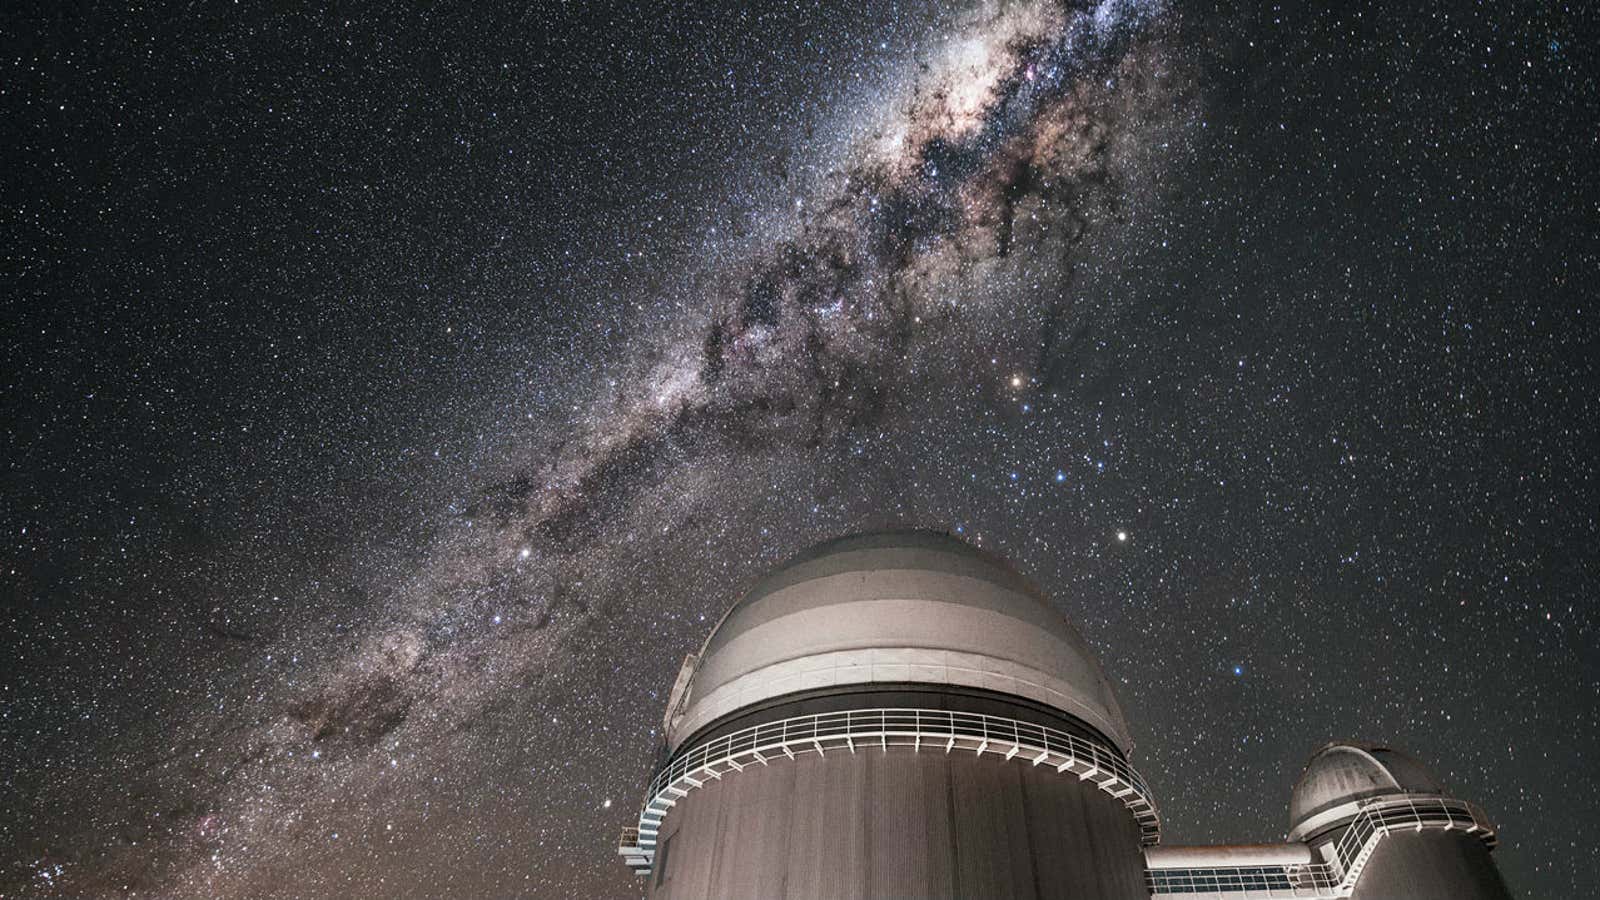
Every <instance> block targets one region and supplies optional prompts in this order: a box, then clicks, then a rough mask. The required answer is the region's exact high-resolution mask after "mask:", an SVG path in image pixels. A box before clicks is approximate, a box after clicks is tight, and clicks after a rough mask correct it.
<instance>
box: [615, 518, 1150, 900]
mask: <svg viewBox="0 0 1600 900" xmlns="http://www.w3.org/2000/svg"><path fill="white" fill-rule="evenodd" d="M1129 746H1130V740H1129V737H1128V727H1127V723H1126V722H1125V721H1124V720H1123V717H1122V711H1121V709H1120V708H1119V707H1118V705H1117V701H1116V698H1115V696H1114V695H1113V693H1112V690H1111V686H1110V684H1109V682H1108V681H1107V680H1106V677H1105V675H1104V674H1103V673H1102V672H1101V670H1100V666H1099V663H1098V662H1097V660H1096V659H1095V656H1094V654H1093V653H1092V652H1091V651H1090V650H1089V647H1088V645H1087V644H1086V643H1085V642H1084V640H1083V638H1082V637H1081V636H1079V635H1078V633H1077V632H1076V631H1075V630H1074V629H1073V628H1072V626H1071V625H1069V624H1068V623H1067V622H1066V621H1065V620H1064V619H1063V618H1062V617H1061V616H1060V615H1059V614H1058V613H1056V612H1055V611H1054V610H1053V609H1052V608H1051V607H1050V605H1049V604H1048V603H1047V602H1046V601H1045V600H1044V598H1043V597H1042V595H1041V594H1040V593H1039V592H1038V590H1037V589H1035V588H1034V587H1033V586H1032V585H1030V584H1029V583H1028V582H1027V581H1026V580H1025V579H1024V578H1023V577H1022V576H1020V575H1019V574H1018V573H1017V572H1016V571H1015V570H1014V569H1012V568H1011V567H1010V566H1008V565H1006V564H1005V563H1004V562H1002V561H1000V560H998V559H996V558H994V557H993V556H990V555H989V554H987V553H984V552H982V551H979V550H977V549H976V548H974V547H972V546H970V545H968V544H966V543H964V542H962V541H960V540H957V539H955V538H952V537H949V536H947V535H942V534H936V533H931V532H889V533H876V534H865V535H857V536H853V537H847V538H843V539H840V540H836V541H832V542H829V543H826V544H823V545H821V546H818V547H816V548H813V549H812V550H810V551H808V552H806V553H803V554H801V555H800V556H798V557H796V558H794V559H792V560H790V561H789V562H788V563H786V564H785V565H783V566H782V567H780V568H779V569H778V570H777V571H776V572H774V573H772V574H771V575H769V576H768V577H767V578H766V579H764V580H763V581H761V582H760V583H759V584H758V585H757V586H756V587H755V588H754V589H753V590H751V591H750V593H749V594H747V595H746V596H745V597H744V598H743V599H741V600H740V601H739V602H738V603H737V604H735V605H734V607H733V608H732V609H731V610H730V611H729V612H728V613H727V615H725V616H724V617H723V619H722V621H721V622H720V623H719V624H718V625H717V627H716V629H715V630H714V631H713V632H712V634H711V636H710V638H709V639H708V640H707V641H706V643H705V646H704V647H703V649H702V650H701V652H700V653H699V654H698V655H696V656H691V657H690V658H689V660H687V661H686V662H685V664H684V668H683V671H682V672H681V673H680V674H679V677H678V681H677V684H676V685H675V686H674V688H673V692H672V698H671V700H670V701H669V704H668V709H667V718H666V746H665V748H664V754H663V761H662V763H661V765H660V766H659V767H658V769H657V772H656V774H655V777H654V778H653V780H652V782H651V784H650V787H649V789H648V791H647V793H646V796H645V802H644V807H643V810H642V812H641V815H640V819H639V825H638V829H637V831H635V832H632V833H630V834H628V835H625V837H624V842H623V847H622V850H621V852H622V853H623V855H624V856H625V857H626V858H627V861H628V863H629V865H631V866H633V867H634V868H635V869H636V870H638V871H640V872H641V873H642V874H644V875H645V876H646V878H647V882H646V884H647V893H648V895H649V896H651V897H656V898H691V897H692V898H700V897H731V898H745V897H804V898H812V897H863V898H864V897H913V896H914V897H956V896H962V897H979V896H981V897H995V898H1002V897H1038V898H1047V897H1061V898H1066V897H1072V898H1087V897H1093V898H1114V900H1121V898H1130V900H1131V898H1146V897H1148V896H1149V893H1148V890H1147V889H1146V886H1145V873H1144V858H1143V855H1142V853H1141V847H1142V846H1146V845H1149V844H1153V843H1155V841H1156V840H1157V838H1158V834H1159V824H1158V820H1157V815H1156V810H1155V807H1154V804H1153V803H1152V801H1151V799H1150V795H1149V791H1148V790H1147V789H1146V788H1145V785H1144V782H1143V780H1142V779H1140V777H1139V776H1138V774H1137V773H1136V772H1134V770H1133V769H1132V768H1131V767H1130V766H1129V765H1128V763H1127V753H1128V750H1129Z"/></svg>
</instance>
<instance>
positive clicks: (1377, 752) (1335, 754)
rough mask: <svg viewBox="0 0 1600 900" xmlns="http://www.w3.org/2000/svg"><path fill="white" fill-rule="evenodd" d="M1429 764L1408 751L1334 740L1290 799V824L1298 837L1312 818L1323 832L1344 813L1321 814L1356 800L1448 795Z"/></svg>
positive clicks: (1313, 761)
mask: <svg viewBox="0 0 1600 900" xmlns="http://www.w3.org/2000/svg"><path fill="white" fill-rule="evenodd" d="M1443 793H1444V787H1443V785H1441V784H1440V783H1439V781H1438V779H1436V778H1434V777H1433V773H1431V772H1429V771H1428V769H1427V767H1426V766H1424V765H1423V764H1422V763H1420V762H1418V761H1417V760H1416V759H1415V758H1413V757H1411V756H1410V755H1408V754H1405V753H1401V752H1400V751H1398V750H1392V749H1390V748H1388V747H1383V746H1379V745H1376V744H1354V743H1348V744H1345V743H1334V744H1329V745H1327V746H1326V747H1323V748H1322V749H1321V750H1318V751H1317V752H1316V753H1315V754H1314V755H1313V756H1312V757H1311V761H1310V762H1308V763H1306V769H1305V771H1304V772H1302V773H1301V775H1300V780H1299V781H1297V782H1295V786H1294V792H1293V793H1292V794H1291V795H1290V797H1289V827H1290V834H1292V835H1294V834H1297V833H1298V832H1300V831H1302V830H1304V829H1305V826H1307V825H1308V824H1310V823H1311V820H1312V819H1314V818H1315V819H1319V820H1326V821H1319V822H1318V823H1317V825H1316V826H1315V829H1314V830H1316V831H1319V832H1320V831H1321V830H1323V828H1324V827H1326V825H1327V824H1328V823H1330V822H1333V821H1336V820H1337V819H1338V818H1340V817H1333V818H1329V817H1327V816H1324V815H1322V814H1324V813H1327V812H1329V811H1331V810H1334V809H1336V808H1338V807H1340V806H1343V805H1345V804H1348V803H1353V802H1355V801H1357V800H1365V799H1367V798H1368V797H1380V796H1383V795H1385V794H1443Z"/></svg>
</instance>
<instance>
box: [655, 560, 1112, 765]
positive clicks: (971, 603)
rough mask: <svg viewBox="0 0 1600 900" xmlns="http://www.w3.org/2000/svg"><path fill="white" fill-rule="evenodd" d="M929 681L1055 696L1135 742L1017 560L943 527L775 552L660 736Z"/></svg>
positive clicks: (1056, 703)
mask: <svg viewBox="0 0 1600 900" xmlns="http://www.w3.org/2000/svg"><path fill="white" fill-rule="evenodd" d="M873 683H929V684H947V685H960V686H966V687H974V688H982V689H986V690H991V691H997V692H1000V693H1005V694H1010V695H1013V696H1019V697H1024V698H1027V699H1030V700H1034V701H1036V702H1039V703H1043V704H1046V705H1048V706H1051V707H1054V708H1056V709H1058V710H1061V711H1062V712H1065V713H1067V714H1068V715H1070V716H1073V717H1074V718H1077V719H1079V720H1080V721H1082V722H1084V723H1085V724H1087V725H1088V726H1089V727H1091V728H1093V729H1094V730H1095V731H1098V732H1099V733H1101V734H1102V735H1104V736H1105V737H1107V738H1108V739H1110V740H1111V741H1112V742H1113V743H1114V744H1115V745H1116V746H1117V747H1118V749H1120V750H1122V751H1123V752H1124V753H1126V752H1127V751H1128V750H1129V748H1130V747H1131V744H1132V741H1131V739H1130V738H1129V736H1128V726H1127V722H1126V721H1125V720H1124V719H1123V716H1122V711H1121V708H1120V707H1119V706H1118V704H1117V700H1116V697H1115V695H1114V694H1113V692H1112V689H1111V685H1110V683H1109V682H1108V681H1107V680H1106V677H1105V674H1104V673H1103V672H1102V671H1101V668H1100V664H1099V661H1098V660H1097V659H1096V657H1095V655H1094V653H1093V652H1092V651H1091V650H1090V649H1089V646H1088V644H1087V643H1086V642H1085V641H1084V640H1083V637H1082V636H1081V635H1079V634H1078V632H1077V630H1076V629H1074V628H1073V627H1072V626H1071V625H1070V624H1069V623H1068V622H1067V621H1066V619H1064V618H1063V617H1062V616H1061V614H1060V613H1058V612H1056V610H1055V609H1054V608H1052V607H1051V605H1050V604H1049V602H1048V601H1047V600H1046V599H1045V598H1044V596H1043V595H1042V594H1041V593H1040V592H1039V590H1038V589H1037V588H1035V587H1034V586H1033V585H1032V584H1031V583H1029V582H1028V580H1027V579H1025V578H1024V577H1023V576H1022V575H1021V574H1019V573H1018V572H1017V570H1016V569H1014V568H1012V567H1011V566H1010V565H1009V564H1007V563H1006V562H1004V561H1003V560H1001V559H999V558H997V557H995V556H993V555H991V554H989V553H986V552H984V551H982V550H979V549H978V548H976V547H973V546H972V545H970V544H968V543H966V542H965V541H962V540H959V539H957V538H955V537H952V536H950V535H946V534H940V533H936V532H927V531H894V532H878V533H869V534H859V535H852V536H850V537H845V538H840V539H838V540H834V541H829V542H827V543H824V544H821V545H818V546H816V547H813V548H812V549H810V550H807V551H805V552H803V553H801V554H799V555H798V556H796V557H794V558H793V559H790V560H789V561H788V562H786V563H784V564H783V565H782V566H780V567H779V568H778V569H777V570H775V571H774V572H772V573H771V574H770V575H768V576H767V577H766V578H764V579H762V580H761V581H760V582H759V583H758V584H757V585H756V586H755V587H754V588H753V589H751V591H750V592H749V593H748V594H746V595H745V596H744V598H743V599H741V600H740V601H739V602H738V603H737V604H735V605H734V607H733V608H732V609H731V610H729V611H728V613H727V615H725V616H724V617H723V619H722V621H721V622H720V623H719V624H718V626H717V628H716V629H715V630H714V631H713V632H712V634H711V636H710V637H709V638H708V639H707V641H706V644H705V646H704V648H703V649H702V651H701V653H700V657H699V662H698V664H697V666H696V668H695V670H694V673H693V675H692V678H691V679H690V680H689V681H688V683H687V686H686V690H685V693H684V696H682V697H681V698H676V702H675V703H674V704H673V706H674V713H673V714H672V715H670V717H669V722H670V724H669V730H668V742H669V744H670V745H672V746H673V747H676V746H677V745H678V744H679V743H681V742H682V741H683V740H684V739H686V738H688V737H689V736H690V735H692V734H693V733H695V732H696V731H697V730H699V729H700V728H702V727H704V726H705V725H707V724H710V723H711V722H714V721H716V720H717V719H719V718H721V717H723V716H726V715H728V714H729V713H731V712H734V711H736V710H739V709H743V708H745V707H748V706H750V705H752V704H755V703H759V702H762V701H765V700H769V699H771V698H775V697H781V696H784V695H786V694H793V693H798V692H801V691H810V690H814V689H819V688H828V687H832V686H842V685H855V684H873Z"/></svg>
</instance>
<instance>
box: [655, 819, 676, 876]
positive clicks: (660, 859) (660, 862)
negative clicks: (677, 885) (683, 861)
mask: <svg viewBox="0 0 1600 900" xmlns="http://www.w3.org/2000/svg"><path fill="white" fill-rule="evenodd" d="M676 834H677V832H673V834H669V835H667V836H666V837H665V838H664V839H662V841H661V846H660V847H657V848H656V887H661V885H663V884H665V883H666V881H667V859H668V858H669V856H670V855H671V854H670V853H669V851H670V850H672V838H673V836H674V835H676Z"/></svg>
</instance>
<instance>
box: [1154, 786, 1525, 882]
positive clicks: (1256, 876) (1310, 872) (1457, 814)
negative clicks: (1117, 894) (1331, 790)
mask: <svg viewBox="0 0 1600 900" xmlns="http://www.w3.org/2000/svg"><path fill="white" fill-rule="evenodd" d="M1424 829H1440V830H1448V831H1460V832H1463V833H1465V834H1471V835H1474V836H1476V837H1477V838H1478V839H1479V840H1481V841H1483V842H1484V844H1485V845H1487V846H1488V847H1489V848H1490V849H1493V848H1494V846H1495V843H1496V837H1495V833H1494V828H1493V826H1491V825H1490V824H1489V819H1488V817H1487V816H1485V815H1484V814H1483V810H1481V809H1479V808H1478V807H1477V806H1474V805H1473V804H1471V803H1468V802H1467V801H1465V800H1454V799H1451V798H1448V797H1426V796H1406V797H1387V798H1382V797H1380V798H1377V799H1374V800H1372V801H1369V802H1368V803H1367V804H1365V805H1364V806H1363V807H1362V809H1361V811H1360V812H1359V813H1358V814H1357V815H1356V817H1355V818H1353V819H1351V820H1350V824H1349V825H1348V826H1347V827H1346V828H1345V830H1344V833H1343V834H1342V835H1340V836H1339V839H1338V840H1337V841H1336V842H1335V843H1334V845H1333V856H1334V862H1332V863H1308V864H1296V865H1277V866H1231V867H1217V868H1203V869H1202V868H1193V869H1146V870H1145V884H1146V885H1147V886H1148V887H1149V888H1150V893H1151V894H1152V895H1154V896H1157V897H1169V896H1179V895H1195V894H1199V895H1202V896H1204V895H1207V894H1210V895H1222V894H1235V895H1237V894H1243V895H1244V896H1246V897H1263V898H1271V897H1328V898H1340V897H1349V896H1350V895H1351V894H1352V893H1353V892H1354V891H1355V887H1356V882H1357V881H1359V880H1360V879H1361V872H1362V870H1363V869H1364V868H1366V865H1367V860H1368V859H1370V858H1371V857H1372V854H1373V853H1374V852H1375V851H1376V850H1377V848H1378V845H1379V843H1380V842H1381V841H1382V840H1383V838H1384V836H1385V835H1387V834H1388V833H1389V832H1391V831H1422V830H1424Z"/></svg>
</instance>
